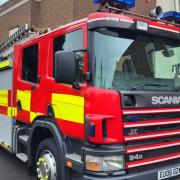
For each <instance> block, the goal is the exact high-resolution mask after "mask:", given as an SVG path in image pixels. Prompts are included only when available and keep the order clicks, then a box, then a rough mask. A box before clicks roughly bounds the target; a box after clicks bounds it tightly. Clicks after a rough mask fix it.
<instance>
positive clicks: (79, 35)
mask: <svg viewBox="0 0 180 180" xmlns="http://www.w3.org/2000/svg"><path fill="white" fill-rule="evenodd" d="M78 49H83V30H82V29H80V30H77V31H73V32H70V33H67V34H64V35H61V36H58V37H56V38H55V39H54V57H55V53H56V52H57V51H67V50H78ZM83 60H84V53H83V52H76V64H77V69H78V71H77V75H76V76H77V77H76V79H77V81H78V82H82V81H83V69H84V61H83Z"/></svg>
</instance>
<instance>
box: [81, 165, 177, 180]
mask: <svg viewBox="0 0 180 180" xmlns="http://www.w3.org/2000/svg"><path fill="white" fill-rule="evenodd" d="M175 167H180V163H177V164H173V165H168V166H162V167H160V168H155V169H151V170H148V171H144V172H139V173H133V174H131V175H130V174H129V175H128V174H126V175H122V176H109V177H102V176H101V177H100V176H92V175H83V177H82V179H83V180H158V171H161V170H166V169H171V168H175ZM169 179H171V180H180V175H178V176H174V177H172V178H169Z"/></svg>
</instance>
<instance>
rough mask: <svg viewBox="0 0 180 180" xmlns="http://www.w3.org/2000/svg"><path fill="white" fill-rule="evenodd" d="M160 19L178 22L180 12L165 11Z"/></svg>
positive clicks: (179, 22)
mask: <svg viewBox="0 0 180 180" xmlns="http://www.w3.org/2000/svg"><path fill="white" fill-rule="evenodd" d="M161 20H166V21H170V22H174V23H177V24H180V13H179V12H176V11H168V12H165V13H164V14H163V15H162V17H161Z"/></svg>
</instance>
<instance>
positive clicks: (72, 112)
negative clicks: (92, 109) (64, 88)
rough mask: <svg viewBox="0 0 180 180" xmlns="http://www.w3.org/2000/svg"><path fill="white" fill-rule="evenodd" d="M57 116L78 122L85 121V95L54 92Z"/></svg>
mask: <svg viewBox="0 0 180 180" xmlns="http://www.w3.org/2000/svg"><path fill="white" fill-rule="evenodd" d="M52 104H53V105H54V106H55V107H56V108H54V113H55V117H56V118H58V119H63V120H67V121H72V122H76V123H81V124H83V123H84V97H81V96H73V95H66V94H52Z"/></svg>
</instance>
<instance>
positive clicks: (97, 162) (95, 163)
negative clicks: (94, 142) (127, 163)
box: [85, 155, 124, 172]
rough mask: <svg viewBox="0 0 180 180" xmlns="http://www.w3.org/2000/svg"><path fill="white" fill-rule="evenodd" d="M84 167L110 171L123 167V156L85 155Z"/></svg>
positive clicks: (92, 169)
mask: <svg viewBox="0 0 180 180" xmlns="http://www.w3.org/2000/svg"><path fill="white" fill-rule="evenodd" d="M85 161H86V169H87V170H90V171H98V172H100V171H101V172H112V171H119V170H122V169H124V156H106V157H95V156H90V155H86V159H85Z"/></svg>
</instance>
